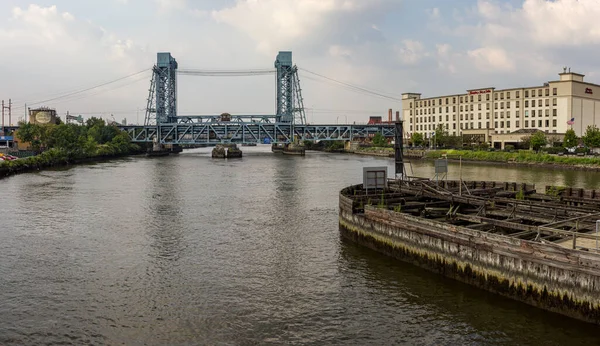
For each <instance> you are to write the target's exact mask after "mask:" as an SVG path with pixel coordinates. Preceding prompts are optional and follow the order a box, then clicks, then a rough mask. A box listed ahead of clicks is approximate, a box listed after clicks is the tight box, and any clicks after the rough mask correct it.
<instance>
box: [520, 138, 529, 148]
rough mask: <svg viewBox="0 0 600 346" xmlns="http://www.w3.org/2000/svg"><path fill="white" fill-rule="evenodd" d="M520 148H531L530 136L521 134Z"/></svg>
mask: <svg viewBox="0 0 600 346" xmlns="http://www.w3.org/2000/svg"><path fill="white" fill-rule="evenodd" d="M519 147H520V148H527V149H529V148H531V136H523V137H521V145H520V146H519Z"/></svg>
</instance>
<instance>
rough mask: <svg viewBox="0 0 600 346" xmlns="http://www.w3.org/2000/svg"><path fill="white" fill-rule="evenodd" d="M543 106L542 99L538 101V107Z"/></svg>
mask: <svg viewBox="0 0 600 346" xmlns="http://www.w3.org/2000/svg"><path fill="white" fill-rule="evenodd" d="M541 106H542V99H539V100H538V107H541Z"/></svg>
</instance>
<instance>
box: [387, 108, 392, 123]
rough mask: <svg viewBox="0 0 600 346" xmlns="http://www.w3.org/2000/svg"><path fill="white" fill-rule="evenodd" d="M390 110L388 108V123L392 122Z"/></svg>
mask: <svg viewBox="0 0 600 346" xmlns="http://www.w3.org/2000/svg"><path fill="white" fill-rule="evenodd" d="M392 112H393V111H392V109H391V108H390V110H389V111H388V122H389V123H391V122H392Z"/></svg>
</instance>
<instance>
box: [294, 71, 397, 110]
mask: <svg viewBox="0 0 600 346" xmlns="http://www.w3.org/2000/svg"><path fill="white" fill-rule="evenodd" d="M299 70H301V71H304V72H306V73H309V74H312V75H315V76H317V77H320V78H323V79H325V80H328V81H330V82H334V83H337V84H339V85H343V86H345V87H347V88H346V89H348V88H350V89H349V90H353V91H356V92H362V93H363V94H364V93H366V94H369V95H373V96H378V97H382V98H386V99H390V100H394V101H399V102H402V99H399V98H397V97H393V96H389V95H392V93H383V92H378V91H375V90H372V89H367V88H366V87H361V86H357V85H353V84H350V83H346V82H342V81H340V80H337V79H334V78H330V77H327V76H324V75H322V74H319V73H316V72H312V71H308V70H306V69H303V68H299ZM306 77H307V76H304V77H303V78H306ZM308 79H311V80H315V81H318V80H317V79H312V78H308ZM386 94H388V95H386Z"/></svg>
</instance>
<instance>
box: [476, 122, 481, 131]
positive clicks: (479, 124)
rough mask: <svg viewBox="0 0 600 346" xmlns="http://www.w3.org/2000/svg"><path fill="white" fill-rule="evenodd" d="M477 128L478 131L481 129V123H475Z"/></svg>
mask: <svg viewBox="0 0 600 346" xmlns="http://www.w3.org/2000/svg"><path fill="white" fill-rule="evenodd" d="M477 128H478V129H480V128H481V121H480V122H478V123H477Z"/></svg>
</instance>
